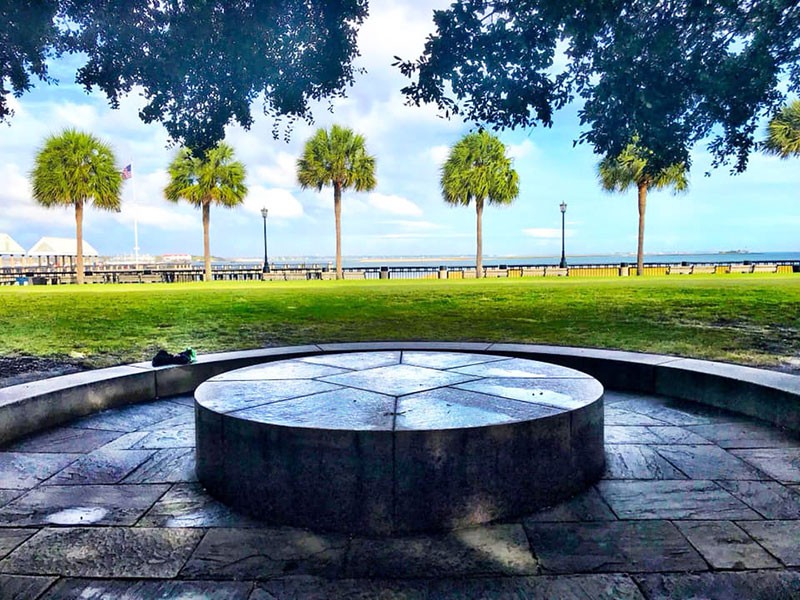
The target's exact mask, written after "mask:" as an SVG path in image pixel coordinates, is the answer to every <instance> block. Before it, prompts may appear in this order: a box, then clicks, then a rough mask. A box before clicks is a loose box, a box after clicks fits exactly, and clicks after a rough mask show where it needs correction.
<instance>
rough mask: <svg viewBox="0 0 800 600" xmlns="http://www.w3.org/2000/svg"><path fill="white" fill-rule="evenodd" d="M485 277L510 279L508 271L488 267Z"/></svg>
mask: <svg viewBox="0 0 800 600" xmlns="http://www.w3.org/2000/svg"><path fill="white" fill-rule="evenodd" d="M485 273H486V275H485V277H508V269H498V268H495V267H486V271H485Z"/></svg>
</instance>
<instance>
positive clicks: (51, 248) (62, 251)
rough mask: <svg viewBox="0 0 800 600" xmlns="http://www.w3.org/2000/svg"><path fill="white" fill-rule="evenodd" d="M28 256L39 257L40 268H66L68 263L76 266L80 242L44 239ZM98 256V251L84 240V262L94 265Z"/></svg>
mask: <svg viewBox="0 0 800 600" xmlns="http://www.w3.org/2000/svg"><path fill="white" fill-rule="evenodd" d="M28 256H31V257H38V258H39V265H40V266H41V265H42V264H46V265H55V266H66V265H67V263H69V265H70V266H72V265H74V264H75V257H76V256H78V241H77V240H76V239H75V238H55V237H43V238H42V239H40V240H39V241H38V242H36V243H35V244H34V245H33V247H32V248H31V249H30V250H28ZM98 256H99V254H98V252H97V250H95V249H94V247H93V246H92V245H91V244H90V243H89V242H87V241H86V240H83V258H84V261H86V262H87V263H88V264H94V263H95V261H96V259H97V257H98ZM42 259H45V260H44V261H43V260H42ZM86 259H90V260H88V261H87V260H86Z"/></svg>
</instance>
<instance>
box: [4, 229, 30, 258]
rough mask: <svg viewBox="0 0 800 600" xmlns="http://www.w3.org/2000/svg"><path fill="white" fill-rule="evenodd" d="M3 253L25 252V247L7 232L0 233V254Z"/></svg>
mask: <svg viewBox="0 0 800 600" xmlns="http://www.w3.org/2000/svg"><path fill="white" fill-rule="evenodd" d="M3 254H25V248H23V247H22V246H20V245H19V244H18V243H17V242H15V241H14V239H13V238H12V237H11V236H10V235H8V234H7V233H0V256H2V255H3Z"/></svg>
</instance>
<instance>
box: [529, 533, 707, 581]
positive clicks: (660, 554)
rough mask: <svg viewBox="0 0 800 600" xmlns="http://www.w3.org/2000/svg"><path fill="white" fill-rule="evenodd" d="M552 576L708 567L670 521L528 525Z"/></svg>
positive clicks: (686, 569) (683, 569)
mask: <svg viewBox="0 0 800 600" xmlns="http://www.w3.org/2000/svg"><path fill="white" fill-rule="evenodd" d="M526 529H527V531H528V535H529V536H530V540H531V546H532V547H533V550H534V552H536V555H537V556H538V557H539V560H540V561H541V563H542V568H543V569H544V571H545V572H549V573H580V572H584V573H585V572H599V573H602V572H605V573H613V572H619V571H623V572H629V573H642V572H650V571H697V570H700V571H702V570H705V569H706V568H707V567H706V563H705V561H703V559H702V558H701V557H700V555H699V554H698V553H697V551H696V550H695V549H694V548H693V547H692V546H691V545H690V544H689V542H687V541H686V538H684V537H683V536H682V535H681V533H680V532H679V531H678V530H677V529H676V528H675V526H674V525H673V524H672V523H669V522H668V521H640V522H634V521H624V522H623V521H605V522H595V523H527V524H526Z"/></svg>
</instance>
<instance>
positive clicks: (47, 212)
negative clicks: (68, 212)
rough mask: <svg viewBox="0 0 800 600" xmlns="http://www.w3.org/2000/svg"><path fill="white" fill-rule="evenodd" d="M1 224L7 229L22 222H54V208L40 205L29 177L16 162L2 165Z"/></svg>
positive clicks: (0, 192) (0, 177) (0, 191)
mask: <svg viewBox="0 0 800 600" xmlns="http://www.w3.org/2000/svg"><path fill="white" fill-rule="evenodd" d="M0 181H2V182H3V186H2V189H0V226H2V229H3V230H5V231H8V230H12V229H15V228H16V226H18V225H19V224H21V223H37V224H47V223H52V222H53V210H54V209H47V208H44V207H42V206H39V205H38V204H37V203H36V202H35V201H34V200H33V196H32V193H31V186H30V182H29V181H28V178H27V177H26V176H25V175H23V174H22V172H21V170H20V168H19V167H18V166H17V165H14V164H5V165H2V166H0ZM5 231H4V232H5Z"/></svg>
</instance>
